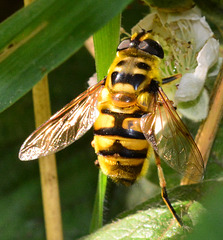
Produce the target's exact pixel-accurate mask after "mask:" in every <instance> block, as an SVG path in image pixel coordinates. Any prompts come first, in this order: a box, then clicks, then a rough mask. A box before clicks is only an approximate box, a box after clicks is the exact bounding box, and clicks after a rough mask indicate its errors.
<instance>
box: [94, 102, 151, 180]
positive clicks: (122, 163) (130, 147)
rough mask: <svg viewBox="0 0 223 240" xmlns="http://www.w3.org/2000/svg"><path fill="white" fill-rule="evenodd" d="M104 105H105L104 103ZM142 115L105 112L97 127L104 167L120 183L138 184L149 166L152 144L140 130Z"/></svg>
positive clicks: (97, 144)
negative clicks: (150, 144)
mask: <svg viewBox="0 0 223 240" xmlns="http://www.w3.org/2000/svg"><path fill="white" fill-rule="evenodd" d="M102 105H103V104H102ZM142 115H143V113H142V112H133V113H121V112H114V111H111V110H110V109H109V108H106V109H101V112H100V114H99V117H98V119H97V120H96V122H95V124H94V142H93V146H94V148H95V152H96V153H97V155H98V161H99V165H100V168H101V169H102V171H103V172H104V174H106V175H108V176H109V177H110V178H112V179H113V180H114V181H116V182H121V183H123V184H125V185H130V184H132V183H134V181H135V180H136V179H137V177H138V176H139V175H140V174H141V173H142V171H143V169H144V168H145V165H146V163H145V162H146V161H145V159H146V157H147V152H148V142H147V140H146V139H145V137H144V135H143V133H142V132H141V130H140V118H141V116H142Z"/></svg>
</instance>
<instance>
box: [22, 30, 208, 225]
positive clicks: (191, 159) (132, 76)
mask: <svg viewBox="0 0 223 240" xmlns="http://www.w3.org/2000/svg"><path fill="white" fill-rule="evenodd" d="M163 57H164V51H163V49H162V47H161V45H160V44H159V43H158V42H156V41H155V40H153V37H152V35H151V34H150V32H145V31H142V32H140V33H135V34H133V35H132V37H131V38H128V39H125V40H123V41H122V42H121V43H120V44H119V46H118V48H117V54H116V58H115V59H114V61H113V63H112V65H111V67H110V68H109V70H108V75H107V77H105V78H104V79H103V80H101V81H100V82H99V83H97V84H95V85H94V86H92V87H89V88H88V89H87V90H86V91H85V92H83V93H82V94H80V95H79V96H78V97H77V98H75V99H74V100H73V101H71V102H70V103H69V104H67V105H66V106H65V107H64V108H62V109H61V110H60V111H58V112H57V113H56V114H55V115H53V116H52V117H51V118H50V119H49V120H48V121H47V122H46V123H44V124H43V125H41V126H40V127H39V128H38V129H37V130H36V131H34V132H33V133H32V134H31V135H30V136H29V137H28V138H27V140H26V141H25V142H24V143H23V145H22V147H21V149H20V153H19V158H20V159H21V160H31V159H36V158H39V157H42V156H45V155H48V154H52V153H54V152H57V151H59V150H61V149H63V148H65V147H66V146H68V145H70V144H71V143H73V142H74V141H76V140H78V139H79V138H80V137H81V136H83V135H84V134H85V133H86V132H87V131H88V130H89V129H90V128H91V127H92V125H94V140H93V141H92V146H93V147H94V149H95V152H96V154H97V157H98V159H97V161H96V164H97V165H99V167H100V168H101V170H102V172H103V173H104V174H106V175H107V176H109V177H110V178H111V179H113V180H114V181H115V182H120V183H122V184H124V185H131V184H133V183H134V182H135V181H136V180H137V179H138V178H139V177H140V176H142V175H144V174H145V173H146V171H147V168H148V158H149V156H148V155H149V154H148V153H149V150H150V148H151V147H152V148H153V150H154V153H155V159H156V165H157V169H158V175H159V181H160V187H161V189H162V190H161V194H162V198H163V200H164V202H165V203H166V205H167V206H168V208H169V209H170V211H171V213H172V214H173V216H174V217H175V219H176V220H177V222H178V223H179V224H180V225H182V222H181V219H180V218H179V217H178V216H177V214H176V212H175V210H174V209H173V207H172V206H171V203H170V202H169V200H168V196H167V192H166V182H165V178H164V174H163V170H162V168H161V161H160V159H162V160H164V161H166V162H167V163H168V164H169V165H170V166H171V167H172V168H174V169H176V170H177V171H178V172H180V173H181V174H183V176H184V178H189V179H190V180H192V181H194V182H197V181H199V180H201V179H202V176H203V172H204V164H203V159H202V156H201V154H200V152H199V150H198V148H197V146H196V144H195V142H194V140H193V138H192V137H191V135H190V133H189V131H188V130H187V128H186V127H185V125H184V124H183V122H182V121H181V119H180V117H179V116H178V114H177V112H176V110H175V108H174V106H173V104H172V102H171V101H170V100H169V99H168V98H167V96H166V95H165V93H164V92H163V90H162V88H161V85H162V84H165V83H167V82H169V81H172V80H174V79H176V78H177V77H174V76H173V77H170V78H167V79H161V77H160V73H159V63H160V61H161V59H162V58H163Z"/></svg>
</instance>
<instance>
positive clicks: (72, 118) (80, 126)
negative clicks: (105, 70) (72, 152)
mask: <svg viewBox="0 0 223 240" xmlns="http://www.w3.org/2000/svg"><path fill="white" fill-rule="evenodd" d="M103 85H104V80H102V81H100V82H99V83H97V84H96V85H94V86H92V87H90V88H88V89H87V90H86V91H85V92H83V93H82V94H80V95H79V96H78V97H77V98H75V99H74V100H72V101H71V102H70V103H68V104H67V105H66V106H65V107H63V108H62V109H61V110H60V111H58V112H57V113H55V114H54V115H53V116H52V117H51V118H50V119H49V120H48V121H47V122H45V123H44V124H42V125H41V126H40V127H39V128H38V129H37V130H36V131H34V132H33V133H32V134H31V135H30V136H29V137H28V138H27V139H26V141H25V142H24V143H23V145H22V147H21V149H20V152H19V158H20V159H21V160H32V159H36V158H39V157H42V156H46V155H49V154H52V153H54V152H57V151H59V150H61V149H63V148H65V147H67V146H68V145H70V144H71V143H73V142H74V141H76V140H77V139H79V138H80V137H81V136H83V135H84V134H85V133H86V132H87V131H88V130H89V129H90V128H91V127H92V125H93V123H94V121H95V119H96V118H97V115H98V112H97V109H96V104H97V98H98V95H99V93H100V92H101V90H102V88H103Z"/></svg>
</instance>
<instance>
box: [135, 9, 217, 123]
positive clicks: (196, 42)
mask: <svg viewBox="0 0 223 240" xmlns="http://www.w3.org/2000/svg"><path fill="white" fill-rule="evenodd" d="M141 29H145V30H152V34H153V35H154V39H155V40H157V41H158V42H159V43H160V44H161V45H162V47H163V49H164V53H165V58H164V60H163V61H162V63H161V66H160V70H161V76H162V78H165V77H169V76H171V75H175V74H176V73H181V74H182V78H181V80H180V79H179V80H178V83H179V85H178V86H177V88H176V87H174V85H176V82H174V83H173V84H172V85H171V84H169V86H166V85H163V88H164V91H165V92H166V93H167V95H168V97H169V98H170V99H171V100H174V102H175V103H176V104H177V105H178V106H177V107H178V111H179V112H180V113H182V114H183V115H184V116H186V117H188V118H190V119H192V120H195V121H200V120H202V119H204V118H205V117H206V116H207V113H208V104H209V96H208V94H207V91H206V90H204V83H205V80H206V78H207V74H208V70H209V69H210V68H211V67H212V66H213V65H214V64H215V63H216V62H217V60H218V57H219V56H218V55H219V54H218V53H219V43H218V41H217V40H216V39H215V38H214V37H213V32H212V31H211V29H210V27H209V25H208V23H207V22H206V20H205V17H202V16H201V12H200V10H199V9H198V8H196V7H195V8H193V9H191V10H188V11H184V12H181V13H164V12H159V11H154V12H153V13H151V14H149V15H147V16H146V17H145V18H144V19H143V20H141V21H140V22H139V23H138V24H137V25H136V26H135V27H134V28H133V29H132V32H139V31H141Z"/></svg>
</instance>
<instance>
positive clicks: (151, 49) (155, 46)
mask: <svg viewBox="0 0 223 240" xmlns="http://www.w3.org/2000/svg"><path fill="white" fill-rule="evenodd" d="M138 48H139V49H140V50H142V51H144V52H147V53H149V54H151V55H155V56H157V57H159V58H163V57H164V52H163V48H162V47H161V45H160V44H159V43H158V42H156V41H154V40H152V39H146V40H144V41H142V42H140V43H139V45H138Z"/></svg>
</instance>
